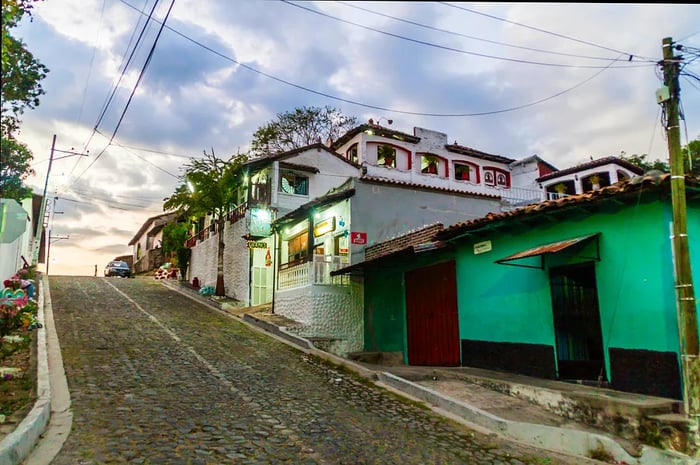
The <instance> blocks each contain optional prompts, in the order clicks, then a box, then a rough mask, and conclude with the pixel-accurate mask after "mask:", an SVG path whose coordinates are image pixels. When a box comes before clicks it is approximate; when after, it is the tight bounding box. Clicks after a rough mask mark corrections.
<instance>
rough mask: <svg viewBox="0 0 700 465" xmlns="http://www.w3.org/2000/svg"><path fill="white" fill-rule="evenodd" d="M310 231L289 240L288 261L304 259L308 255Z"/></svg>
mask: <svg viewBox="0 0 700 465" xmlns="http://www.w3.org/2000/svg"><path fill="white" fill-rule="evenodd" d="M308 246H309V233H308V231H304V232H302V233H301V234H298V235H297V236H294V237H293V238H291V239H289V241H288V242H287V261H288V262H296V261H299V260H303V259H305V258H306V257H307V255H308V251H309V250H308V249H309V247H308Z"/></svg>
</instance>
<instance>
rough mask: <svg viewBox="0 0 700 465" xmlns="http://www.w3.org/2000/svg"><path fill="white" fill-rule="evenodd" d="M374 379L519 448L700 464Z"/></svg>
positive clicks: (389, 378)
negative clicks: (631, 450)
mask: <svg viewBox="0 0 700 465" xmlns="http://www.w3.org/2000/svg"><path fill="white" fill-rule="evenodd" d="M378 377H379V380H380V381H381V382H382V383H384V384H386V385H388V386H391V387H392V388H394V389H396V390H398V391H401V392H404V393H406V394H408V395H410V396H412V397H414V398H417V399H419V400H422V401H424V402H427V403H429V404H431V405H434V406H436V407H438V408H440V409H442V410H445V411H447V412H449V413H451V414H453V415H456V416H457V417H459V418H462V419H464V420H465V421H467V422H469V423H473V424H475V425H477V426H480V427H483V428H486V429H488V430H491V431H494V432H498V433H500V434H502V435H503V436H505V437H507V438H510V439H513V440H515V441H518V442H520V443H523V444H528V445H531V446H535V447H539V448H542V449H547V450H551V451H555V452H560V453H564V454H568V455H571V454H574V455H580V456H582V457H587V456H589V454H590V451H591V450H593V449H597V448H599V447H603V448H604V449H605V450H606V451H607V452H609V453H610V454H612V456H613V457H614V458H615V460H617V461H619V462H625V463H628V464H639V465H659V464H662V463H663V464H667V465H697V464H698V463H700V462H699V461H698V460H695V459H694V458H692V457H688V456H685V455H682V454H678V453H675V452H672V451H665V450H661V449H655V448H653V447H648V446H643V447H642V453H641V456H640V457H633V456H631V455H629V454H628V453H627V451H625V449H623V448H622V446H620V444H618V443H617V442H616V441H615V440H614V439H612V438H609V437H607V436H603V435H600V434H596V433H589V432H586V431H579V430H574V429H567V428H558V427H554V426H547V425H538V424H532V423H523V422H517V421H511V420H505V419H503V418H500V417H497V416H495V415H492V414H490V413H488V412H485V411H483V410H480V409H478V408H476V407H473V406H471V405H469V404H466V403H464V402H461V401H459V400H457V399H452V398H450V397H447V396H444V395H442V394H440V393H438V392H436V391H434V390H432V389H429V388H427V387H425V386H421V385H419V384H416V383H414V382H411V381H408V380H406V379H404V378H400V377H398V376H395V375H392V374H391V373H386V372H380V373H378Z"/></svg>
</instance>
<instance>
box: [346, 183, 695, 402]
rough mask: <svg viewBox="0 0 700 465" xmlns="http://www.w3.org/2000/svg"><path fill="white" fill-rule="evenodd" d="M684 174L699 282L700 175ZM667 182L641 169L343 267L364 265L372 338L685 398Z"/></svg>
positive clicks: (399, 347)
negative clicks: (585, 190)
mask: <svg viewBox="0 0 700 465" xmlns="http://www.w3.org/2000/svg"><path fill="white" fill-rule="evenodd" d="M686 179H687V180H686V192H687V227H688V236H689V238H690V241H689V243H690V261H691V267H692V270H694V272H695V275H694V281H695V283H697V282H698V281H699V279H698V278H697V276H698V273H700V246H699V245H698V244H700V241H695V242H694V241H693V239H692V238H698V237H700V180H698V178H691V177H687V178H686ZM669 185H670V176H669V175H662V176H660V177H652V176H646V177H639V178H635V179H633V180H630V181H626V182H622V183H618V184H615V185H613V186H610V187H606V188H604V189H601V190H598V191H593V192H589V193H586V194H581V195H576V196H571V197H566V198H564V199H559V200H553V201H548V202H543V203H539V204H536V205H531V206H528V207H524V208H520V209H517V210H514V211H511V212H506V213H500V214H493V215H488V216H486V217H484V218H479V219H476V220H472V221H468V222H465V223H459V224H456V225H453V226H450V227H448V228H446V229H438V230H436V231H437V232H436V233H434V234H431V237H429V238H426V237H424V236H425V234H423V237H416V236H420V234H418V235H416V234H415V233H412V234H408V235H407V236H406V237H404V238H398V239H395V240H394V241H393V249H392V244H379V245H378V246H380V247H383V250H382V251H381V253H378V254H376V255H377V256H370V257H366V259H365V261H364V262H363V263H360V264H357V265H354V266H352V267H350V268H348V269H346V270H340V271H341V272H345V273H353V272H358V271H359V270H362V273H363V274H364V282H365V294H364V295H365V309H364V317H365V335H364V346H365V350H366V351H371V352H392V353H400V354H401V357H402V358H403V361H404V363H406V364H414V365H463V366H473V367H480V368H487V369H495V370H503V371H511V372H517V373H521V374H526V375H531V376H538V377H543V378H550V379H561V380H572V381H574V380H575V381H583V382H591V383H596V384H599V385H604V386H609V387H611V388H613V389H619V390H624V391H630V392H639V393H645V394H652V395H659V396H664V397H671V398H680V397H681V392H682V382H681V374H680V355H679V329H678V317H677V310H676V296H675V291H674V268H673V261H672V260H673V259H672V256H673V252H672V243H671V231H672V228H671V220H672V206H671V197H670V188H669ZM433 232H435V231H433ZM370 252H371V251H370ZM696 293H697V291H696ZM696 313H697V307H696Z"/></svg>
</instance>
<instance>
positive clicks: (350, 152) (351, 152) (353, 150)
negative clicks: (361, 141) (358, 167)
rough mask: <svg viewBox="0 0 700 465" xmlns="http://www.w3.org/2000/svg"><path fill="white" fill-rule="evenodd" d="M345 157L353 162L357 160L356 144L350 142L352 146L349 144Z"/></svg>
mask: <svg viewBox="0 0 700 465" xmlns="http://www.w3.org/2000/svg"><path fill="white" fill-rule="evenodd" d="M345 158H347V159H348V160H350V161H351V162H353V163H357V162H358V156H357V144H352V146H350V148H349V149H348V151H347V152H345Z"/></svg>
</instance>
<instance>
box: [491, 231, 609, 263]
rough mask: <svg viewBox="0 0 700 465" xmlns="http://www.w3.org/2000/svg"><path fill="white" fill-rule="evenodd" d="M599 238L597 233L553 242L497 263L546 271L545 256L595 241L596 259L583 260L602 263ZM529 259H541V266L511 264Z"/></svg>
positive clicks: (510, 256) (502, 259)
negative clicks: (593, 260)
mask: <svg viewBox="0 0 700 465" xmlns="http://www.w3.org/2000/svg"><path fill="white" fill-rule="evenodd" d="M599 237H600V233H595V234H589V235H587V236H580V237H574V238H573V239H567V240H565V241H559V242H552V243H550V244H545V245H540V246H537V247H533V248H532V249H527V250H523V251H522V252H518V253H514V254H513V255H509V256H507V257H505V258H501V259H500V260H496V263H498V264H499V265H512V266H522V267H524V268H539V269H544V257H545V255H551V254H556V253H559V252H562V251H564V250H566V249H569V248H570V247H573V246H575V245H577V244H584V243H587V242H589V241H591V240H593V239H595V242H596V256H595V257H582V258H591V259H595V260H598V261H600V244H599ZM529 257H540V258H541V260H540V265H539V266H534V265H527V264H522V263H510V262H512V261H514V260H520V259H523V258H529Z"/></svg>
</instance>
